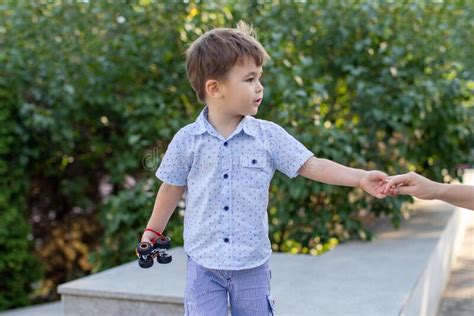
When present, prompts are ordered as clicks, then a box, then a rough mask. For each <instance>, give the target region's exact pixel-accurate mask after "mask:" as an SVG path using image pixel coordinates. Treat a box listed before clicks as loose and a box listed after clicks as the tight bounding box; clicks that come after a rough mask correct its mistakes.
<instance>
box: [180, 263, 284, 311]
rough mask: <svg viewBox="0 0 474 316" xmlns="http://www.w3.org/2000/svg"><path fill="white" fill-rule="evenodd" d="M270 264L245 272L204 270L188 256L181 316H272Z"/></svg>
mask: <svg viewBox="0 0 474 316" xmlns="http://www.w3.org/2000/svg"><path fill="white" fill-rule="evenodd" d="M270 279H271V270H270V264H269V262H268V261H267V262H265V263H264V264H263V265H261V266H259V267H256V268H251V269H245V270H214V269H207V268H205V267H202V266H201V265H199V264H197V263H196V262H194V261H193V260H192V259H191V258H190V257H189V256H188V262H187V271H186V289H185V292H184V315H186V316H199V315H203V316H204V315H205V316H227V315H229V312H230V313H231V315H232V316H260V315H261V316H263V315H265V316H267V315H274V313H275V302H274V300H273V298H272V297H271V295H270Z"/></svg>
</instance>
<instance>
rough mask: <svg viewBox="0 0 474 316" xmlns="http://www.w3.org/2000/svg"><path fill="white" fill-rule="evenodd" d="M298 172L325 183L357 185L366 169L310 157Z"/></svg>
mask: <svg viewBox="0 0 474 316" xmlns="http://www.w3.org/2000/svg"><path fill="white" fill-rule="evenodd" d="M299 173H300V174H301V175H302V176H304V177H306V178H308V179H311V180H315V181H319V182H323V183H327V184H333V185H342V186H348V187H358V186H359V184H360V180H361V179H362V177H364V175H365V173H366V171H365V170H362V169H355V168H350V167H346V166H343V165H341V164H338V163H336V162H334V161H331V160H328V159H321V158H316V157H312V158H310V159H309V160H308V161H307V162H306V163H305V164H304V165H303V167H301V169H300V171H299Z"/></svg>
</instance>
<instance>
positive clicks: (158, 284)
mask: <svg viewBox="0 0 474 316" xmlns="http://www.w3.org/2000/svg"><path fill="white" fill-rule="evenodd" d="M471 175H472V173H471ZM471 183H472V182H471ZM473 214H474V212H470V211H467V210H463V209H459V208H458V209H455V208H454V207H452V206H451V205H448V204H446V203H442V202H438V201H429V202H426V201H418V202H417V203H416V210H415V211H414V212H413V214H412V217H411V219H410V220H409V221H403V222H402V224H401V227H400V229H399V230H395V229H393V228H392V227H391V226H390V225H385V226H382V227H380V228H379V229H378V230H377V231H376V239H375V240H374V241H373V242H349V243H346V244H343V245H340V246H338V247H337V248H336V249H334V250H333V251H330V252H329V253H326V254H324V255H322V256H316V257H315V256H309V255H288V254H281V253H275V254H273V255H272V258H271V268H272V272H273V273H272V275H273V279H272V294H273V296H274V297H275V300H276V308H277V314H278V315H314V314H318V315H344V316H346V315H357V316H359V315H366V316H371V315H384V316H385V315H409V316H411V315H435V314H436V312H437V309H438V305H439V300H440V297H441V294H442V292H443V290H444V288H445V285H446V283H447V279H448V276H449V273H450V267H451V265H452V263H453V261H454V258H455V255H456V253H457V251H458V248H459V246H460V243H461V242H460V241H461V239H462V237H463V235H464V231H465V229H466V227H467V222H468V221H469V220H472V218H473ZM171 253H172V255H173V262H172V263H171V264H169V265H157V264H155V265H154V266H153V267H152V268H150V269H141V268H139V267H138V264H137V263H136V262H131V263H128V264H124V265H121V266H119V267H116V268H114V269H110V270H107V271H104V272H101V273H97V274H95V275H92V276H89V277H85V278H82V279H79V280H75V281H72V282H69V283H66V284H62V285H61V286H60V287H59V293H60V294H61V295H62V300H63V302H64V310H65V314H66V315H79V314H87V315H96V314H97V315H99V314H100V315H129V314H130V311H133V314H137V315H138V314H143V315H182V314H183V305H182V300H183V293H184V282H185V273H186V270H185V267H186V263H185V259H186V256H185V253H184V251H183V249H182V248H175V249H172V251H171ZM92 297H93V298H92Z"/></svg>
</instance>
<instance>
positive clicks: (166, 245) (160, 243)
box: [156, 236, 171, 249]
mask: <svg viewBox="0 0 474 316" xmlns="http://www.w3.org/2000/svg"><path fill="white" fill-rule="evenodd" d="M156 246H157V247H158V248H161V249H170V247H171V239H170V238H169V237H166V236H161V237H160V238H158V239H157V240H156Z"/></svg>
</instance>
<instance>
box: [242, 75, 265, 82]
mask: <svg viewBox="0 0 474 316" xmlns="http://www.w3.org/2000/svg"><path fill="white" fill-rule="evenodd" d="M253 79H255V78H254V77H252V78H249V79H247V80H245V81H248V82H250V81H253ZM262 79H263V76H261V77H260V78H258V80H260V81H261V80H262Z"/></svg>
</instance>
